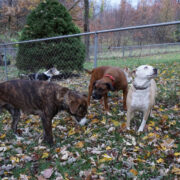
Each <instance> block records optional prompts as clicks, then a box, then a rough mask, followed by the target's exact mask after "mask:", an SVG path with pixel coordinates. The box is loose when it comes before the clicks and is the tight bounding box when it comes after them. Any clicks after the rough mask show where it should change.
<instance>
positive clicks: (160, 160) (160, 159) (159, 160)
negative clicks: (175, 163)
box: [156, 158, 164, 163]
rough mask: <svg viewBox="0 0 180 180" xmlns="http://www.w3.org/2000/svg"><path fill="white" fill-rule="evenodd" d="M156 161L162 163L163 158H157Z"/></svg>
mask: <svg viewBox="0 0 180 180" xmlns="http://www.w3.org/2000/svg"><path fill="white" fill-rule="evenodd" d="M156 162H157V163H164V159H162V158H159V159H158V160H157V161H156Z"/></svg>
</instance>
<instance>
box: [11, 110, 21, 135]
mask: <svg viewBox="0 0 180 180" xmlns="http://www.w3.org/2000/svg"><path fill="white" fill-rule="evenodd" d="M12 116H13V122H12V125H11V128H12V130H13V132H14V133H16V132H17V125H18V122H19V120H20V110H19V109H14V113H13V115H12Z"/></svg>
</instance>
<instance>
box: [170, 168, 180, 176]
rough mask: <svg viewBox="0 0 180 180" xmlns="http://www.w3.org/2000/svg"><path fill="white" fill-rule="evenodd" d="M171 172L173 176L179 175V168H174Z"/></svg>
mask: <svg viewBox="0 0 180 180" xmlns="http://www.w3.org/2000/svg"><path fill="white" fill-rule="evenodd" d="M171 172H172V173H174V174H177V175H180V168H177V167H175V166H174V167H173V169H172V170H171Z"/></svg>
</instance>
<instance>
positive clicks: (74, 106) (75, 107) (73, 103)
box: [69, 101, 79, 114]
mask: <svg viewBox="0 0 180 180" xmlns="http://www.w3.org/2000/svg"><path fill="white" fill-rule="evenodd" d="M78 107H79V104H78V103H77V102H76V101H71V102H70V104H69V109H70V111H71V113H72V114H75V113H76V111H77V110H78Z"/></svg>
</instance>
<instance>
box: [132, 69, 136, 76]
mask: <svg viewBox="0 0 180 180" xmlns="http://www.w3.org/2000/svg"><path fill="white" fill-rule="evenodd" d="M135 75H136V69H134V70H133V71H132V72H131V76H132V77H135Z"/></svg>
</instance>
